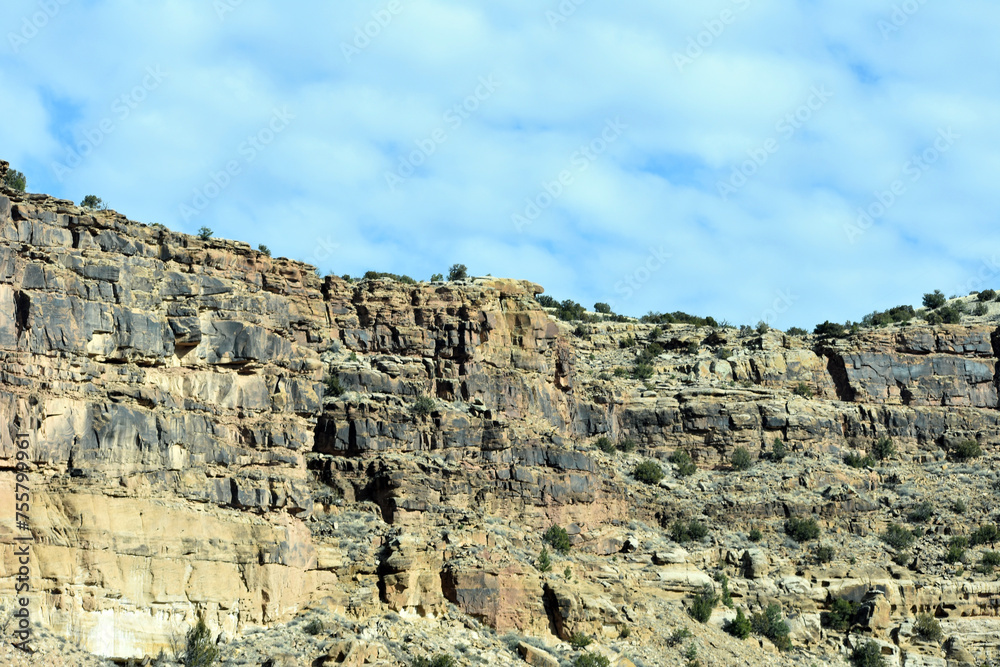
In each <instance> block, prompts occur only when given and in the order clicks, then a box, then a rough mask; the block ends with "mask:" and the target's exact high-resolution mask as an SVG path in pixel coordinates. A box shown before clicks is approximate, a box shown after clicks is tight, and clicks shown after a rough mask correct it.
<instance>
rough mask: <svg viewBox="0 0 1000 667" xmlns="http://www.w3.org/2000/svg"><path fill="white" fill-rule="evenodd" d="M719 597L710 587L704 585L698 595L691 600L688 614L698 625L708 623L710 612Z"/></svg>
mask: <svg viewBox="0 0 1000 667" xmlns="http://www.w3.org/2000/svg"><path fill="white" fill-rule="evenodd" d="M718 601H719V596H718V595H716V594H715V591H714V590H712V587H711V586H709V585H708V584H705V586H704V588H702V589H701V592H700V593H697V594H696V595H695V596H694V597H693V598H691V606H690V607H688V614H690V615H691V618H693V619H694V620H696V621H698V622H699V623H708V619H710V618H711V617H712V610H713V609H715V605H716V603H718Z"/></svg>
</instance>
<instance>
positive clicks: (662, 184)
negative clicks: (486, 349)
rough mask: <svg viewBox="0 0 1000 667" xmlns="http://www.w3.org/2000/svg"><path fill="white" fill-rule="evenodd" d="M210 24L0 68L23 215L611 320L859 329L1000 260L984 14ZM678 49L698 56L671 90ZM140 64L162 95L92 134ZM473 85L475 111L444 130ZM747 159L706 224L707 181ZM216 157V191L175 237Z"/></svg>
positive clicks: (682, 7) (604, 11)
mask: <svg viewBox="0 0 1000 667" xmlns="http://www.w3.org/2000/svg"><path fill="white" fill-rule="evenodd" d="M230 4H232V5H233V10H232V11H231V12H226V13H225V14H224V15H223V16H222V17H221V18H220V16H219V15H218V14H217V13H216V10H215V9H214V7H213V4H212V3H206V2H195V1H194V0H174V1H173V2H169V3H163V4H160V5H152V6H151V5H147V4H140V3H136V2H133V1H130V0H107V1H103V2H102V1H100V0H97V1H94V2H87V1H85V0H69V1H68V2H66V4H64V5H62V9H60V11H59V13H58V14H57V15H55V16H53V17H51V18H50V19H49V20H48V21H47V22H46V25H45V27H44V28H42V29H40V30H38V34H37V35H36V36H34V37H32V38H31V39H30V40H28V42H27V43H26V44H24V45H22V48H19V50H18V52H17V53H14V52H13V50H12V49H11V48H9V46H8V49H7V51H5V52H4V51H0V89H2V90H3V91H4V95H3V97H2V98H0V120H2V123H0V153H2V155H3V157H4V158H5V159H9V160H11V161H12V162H14V163H15V166H19V167H20V168H22V169H23V170H24V171H26V172H27V174H28V177H29V187H30V188H31V189H34V190H40V191H48V192H51V193H53V194H55V195H59V196H64V197H69V198H72V199H75V200H79V199H81V198H82V197H83V195H85V194H91V193H93V194H97V195H98V196H101V197H103V198H104V199H106V200H108V201H109V202H110V203H111V204H112V205H113V206H115V207H116V208H117V209H119V210H121V211H123V212H125V213H127V214H128V215H130V216H132V217H134V218H136V219H140V220H146V221H158V222H163V223H165V224H167V225H169V226H172V227H174V228H178V229H183V230H187V231H193V230H194V229H197V227H199V226H201V225H202V224H204V225H207V226H209V227H212V228H213V229H215V230H216V233H217V234H218V235H220V236H226V237H231V238H240V239H244V240H246V241H248V242H251V243H254V244H256V243H266V244H267V245H269V246H270V247H271V248H272V250H273V251H274V252H275V253H277V254H283V255H287V256H292V257H296V258H300V259H303V260H305V261H313V262H315V263H317V264H319V265H320V268H321V269H322V270H333V271H336V272H337V273H351V274H358V273H361V272H363V271H365V270H367V269H378V270H386V271H394V272H399V273H410V274H413V275H414V277H419V278H427V277H429V275H430V274H431V273H435V272H444V271H445V270H446V269H447V267H448V266H449V265H450V264H452V263H455V262H463V263H465V264H467V265H468V266H469V268H470V270H471V271H472V272H473V273H474V274H476V273H487V272H489V273H492V274H494V275H508V276H512V277H523V278H527V279H531V280H535V281H536V282H540V283H541V284H543V285H544V286H545V287H546V289H547V292H548V293H550V294H553V295H555V296H556V297H558V298H573V299H576V300H579V301H580V302H582V303H584V304H585V305H588V306H589V305H591V304H592V303H593V302H595V301H598V300H602V301H612V300H615V299H616V298H617V299H618V300H619V301H620V305H619V307H620V308H621V309H622V310H625V311H626V312H629V313H632V314H642V313H644V312H646V311H648V310H660V311H672V310H677V309H683V310H688V311H691V312H695V313H698V314H713V315H715V316H716V317H717V318H719V319H722V318H727V319H729V320H731V321H733V322H736V323H740V322H755V321H756V318H757V317H758V316H759V315H760V314H761V313H763V312H766V311H767V309H768V308H769V305H770V304H772V303H773V301H774V299H775V298H776V297H775V295H776V293H777V292H779V291H781V290H786V289H787V288H788V287H789V286H794V288H795V290H794V291H795V293H796V294H797V295H798V298H797V299H796V301H795V303H794V304H793V305H792V306H791V307H790V308H789V309H788V311H787V312H786V313H782V314H779V317H778V319H777V320H776V321H775V322H773V323H774V324H776V325H778V326H791V325H799V326H811V325H813V324H815V323H817V322H819V321H822V320H825V319H828V318H829V319H833V320H841V321H842V320H845V319H860V317H861V316H862V315H864V314H865V313H866V312H869V311H870V310H873V309H875V308H885V307H889V306H892V305H896V304H897V303H903V302H910V303H915V302H917V301H919V296H920V294H921V293H922V292H924V291H929V290H932V289H934V288H936V287H941V288H942V289H945V290H946V291H947V289H948V287H947V286H948V285H960V284H964V283H966V282H968V278H967V277H966V276H972V275H974V274H975V272H976V271H978V270H979V268H980V265H981V263H982V261H983V259H984V258H986V257H989V256H991V255H992V254H993V253H992V248H996V247H997V246H998V245H1000V243H998V242H1000V238H998V235H1000V232H996V231H994V228H995V225H991V224H990V223H991V222H992V220H991V218H990V216H991V215H992V211H994V210H995V209H996V203H995V196H994V195H993V192H994V191H995V182H996V179H997V175H998V169H1000V161H998V159H997V158H996V155H997V154H998V150H997V149H998V148H1000V130H998V129H997V127H996V124H995V122H994V119H995V118H996V117H997V111H998V110H1000V109H998V107H1000V103H998V102H1000V99H998V94H997V92H996V91H997V90H1000V88H998V86H997V85H996V84H997V83H998V81H997V79H998V78H1000V75H998V72H1000V67H998V64H1000V63H998V62H997V61H998V60H1000V54H998V53H997V52H996V50H995V49H993V48H991V47H990V45H991V44H992V41H991V40H992V36H991V35H990V33H989V29H990V26H993V25H996V19H998V18H1000V8H997V7H996V6H994V5H992V4H990V3H987V2H985V1H984V0H975V1H972V2H968V3H961V4H960V5H954V4H952V5H945V4H943V3H935V2H926V3H922V4H921V5H920V9H919V11H917V12H915V13H912V15H907V16H906V20H905V22H904V23H902V24H901V25H899V26H898V30H891V31H889V30H887V29H886V28H885V24H880V23H879V22H880V21H887V20H888V21H892V14H893V11H894V10H893V4H892V3H885V4H882V3H876V4H875V5H872V4H871V3H869V2H861V1H860V0H845V2H841V3H837V5H835V6H827V5H824V4H822V3H805V2H800V3H790V2H778V1H777V0H717V1H714V2H709V3H701V4H696V3H679V2H671V3H652V2H638V3H632V4H630V5H626V6H618V5H616V6H611V5H607V4H606V3H596V2H583V3H581V4H579V6H577V8H576V10H575V11H574V12H573V13H572V14H571V15H569V16H567V17H566V20H565V21H560V22H558V23H556V24H555V25H554V26H553V25H550V17H547V15H546V12H547V11H558V10H557V8H558V6H559V3H557V2H544V3H541V4H537V3H533V2H528V1H527V0H524V1H521V2H513V3H505V4H504V5H502V6H489V7H480V6H475V5H469V4H468V3H461V2H458V1H457V0H427V1H425V2H420V3H411V2H407V1H406V0H397V4H393V3H390V2H389V1H388V0H380V1H377V2H371V1H369V2H361V3H357V4H350V5H339V4H331V3H324V2H317V1H315V0H304V1H303V2H299V3H296V4H295V5H294V7H284V6H273V5H263V4H260V3H247V2H243V3H239V4H237V3H230ZM897 4H899V3H897ZM38 7H39V5H38V3H37V2H30V1H24V0H20V1H16V2H10V3H7V4H6V5H5V6H4V7H3V8H2V9H0V19H2V24H3V25H6V26H14V30H15V32H16V31H17V30H18V29H19V28H18V26H21V25H22V21H23V19H24V18H25V17H29V20H30V17H31V16H32V15H33V13H34V12H36V11H37V10H38ZM393 7H395V10H393V9H392V8H393ZM726 10H728V11H730V12H731V14H727V15H724V14H723V12H724V11H726ZM723 18H725V19H726V20H725V21H723V23H724V28H723V29H721V30H720V29H719V25H720V24H719V21H720V20H721V19H723ZM730 18H731V19H732V20H729V19H730ZM896 18H897V19H898V18H899V17H898V16H897V17H896ZM373 22H374V23H373ZM366 29H367V30H368V32H369V35H368V36H366V37H363V38H360V39H359V41H358V42H355V40H356V38H357V31H358V30H360V31H361V32H362V33H364V31H365V30H366ZM706 31H707V32H706ZM706 35H707V36H706ZM689 39H693V40H695V43H697V42H698V41H699V40H700V41H701V42H702V46H701V47H700V48H701V49H702V51H701V52H700V53H699V54H698V55H697V57H695V58H693V59H692V62H690V63H688V64H686V65H685V66H684V67H683V68H681V70H682V71H679V68H678V66H677V60H676V57H675V56H676V55H677V54H679V53H680V54H684V53H685V52H686V50H687V49H688V47H689V41H688V40H689ZM7 41H9V38H8V40H7ZM344 44H347V45H350V46H352V47H353V48H355V49H357V50H356V52H350V53H348V55H347V56H345V53H344ZM359 45H360V46H359ZM695 52H696V51H695ZM148 67H161V68H162V69H163V70H164V71H166V72H167V73H168V76H167V77H166V78H165V79H164V81H163V82H162V84H161V85H158V86H157V87H156V88H155V89H153V90H149V91H147V94H145V95H144V99H143V100H142V101H141V102H139V103H137V104H135V106H134V108H130V113H129V114H128V115H127V117H124V118H123V117H120V114H116V112H115V111H114V106H113V105H114V104H115V101H116V100H120V99H121V96H122V95H129V94H130V92H131V91H133V90H134V89H135V87H136V86H141V85H142V83H143V79H144V77H145V76H146V74H145V73H146V70H147V68H148ZM481 77H485V78H487V79H489V78H490V77H492V78H493V79H494V80H495V81H496V82H497V83H498V85H497V87H496V90H495V91H491V92H490V93H489V94H488V95H480V99H476V100H475V101H474V104H473V106H474V107H475V109H474V110H468V109H466V110H462V109H461V108H459V110H457V111H456V109H455V107H456V105H459V106H460V107H461V105H462V104H463V103H464V102H465V101H466V100H467V99H468V98H469V97H470V96H473V97H474V96H475V95H476V92H477V87H480V86H481V83H480V80H481ZM816 86H825V87H826V88H828V89H829V90H830V91H832V93H833V97H832V98H831V99H830V100H828V101H826V102H824V103H823V104H822V105H820V106H819V108H817V109H813V110H811V111H810V112H809V113H808V114H806V115H807V116H808V117H807V118H806V120H804V121H801V122H799V123H798V125H797V127H796V128H795V132H794V133H792V134H790V135H789V134H788V133H787V132H786V131H785V130H787V126H781V125H780V123H781V122H782V119H784V118H785V117H786V115H787V114H789V113H792V114H793V115H794V114H795V113H796V111H798V110H801V109H802V105H804V104H806V105H808V104H809V100H810V95H811V94H812V93H811V91H812V89H813V88H814V87H816ZM480 92H482V89H480ZM275 109H288V110H289V111H290V113H292V114H294V120H291V121H290V122H289V123H288V125H287V128H284V129H283V130H282V131H281V132H280V133H277V134H276V135H275V136H274V137H273V140H272V141H270V142H269V143H267V145H266V146H262V147H261V148H260V150H259V151H256V153H255V155H254V158H253V160H249V159H248V158H247V156H246V154H245V153H243V152H241V146H242V145H243V144H244V142H246V141H247V140H248V137H252V136H255V135H257V134H258V133H260V132H262V131H263V130H264V129H265V128H267V126H268V123H269V119H270V118H271V117H272V114H273V113H274V110H275ZM449 110H451V111H450V114H451V115H450V116H449V115H446V114H448V113H449ZM456 114H458V115H456ZM616 117H620V118H621V119H622V121H623V122H624V123H626V124H627V125H628V128H627V130H625V131H624V132H623V133H622V135H621V137H620V138H618V139H616V141H615V142H613V143H611V144H610V146H609V147H608V149H607V150H606V151H604V152H603V153H601V154H600V155H599V156H597V157H596V158H595V159H593V160H592V161H590V162H588V168H587V169H586V171H582V170H579V169H578V168H577V167H576V166H574V164H575V163H574V161H573V156H574V153H575V152H576V151H577V150H578V149H579V147H580V146H581V145H585V144H587V143H588V142H590V141H591V140H593V139H594V138H595V137H597V136H599V134H600V132H601V129H602V128H603V127H604V124H605V123H606V122H607V120H608V119H613V118H616ZM456 118H458V119H460V121H461V122H460V123H455V122H454V120H455V119H456ZM105 119H111V120H113V121H114V129H113V131H112V132H110V133H107V134H106V135H105V136H104V137H103V139H102V141H101V144H100V145H99V146H96V147H95V148H94V149H93V150H92V151H90V153H89V155H87V156H86V157H85V159H84V160H83V161H82V162H81V165H80V166H79V167H78V168H76V169H74V170H73V171H72V172H71V173H69V174H68V175H65V176H64V179H63V180H62V181H61V182H60V181H59V180H58V179H57V178H56V175H55V173H54V172H53V170H52V168H51V165H52V163H53V162H55V161H57V160H65V159H66V156H67V151H68V150H70V149H74V144H77V143H79V142H80V141H81V140H85V139H86V137H87V133H88V132H91V133H92V132H93V131H94V128H99V127H100V124H101V122H102V121H103V120H105ZM783 127H784V129H783ZM948 127H952V128H953V130H954V132H956V133H958V134H960V135H961V139H960V140H958V141H957V142H956V143H955V145H954V146H953V147H952V148H950V149H949V150H948V151H947V152H946V153H944V154H943V155H942V156H941V158H940V159H938V160H936V161H935V162H934V163H933V164H932V165H930V167H929V169H927V170H926V171H923V172H921V177H920V179H919V180H917V181H909V182H907V184H906V185H907V187H906V190H905V192H904V194H902V195H900V196H898V197H897V200H896V201H895V202H894V203H893V204H892V206H890V207H888V209H887V210H886V211H885V214H884V215H883V216H881V217H880V218H879V219H878V220H876V221H875V222H874V224H873V225H872V226H870V227H869V228H867V229H865V230H864V233H863V234H862V235H860V236H859V237H858V238H857V239H856V241H855V242H854V243H850V242H849V240H848V237H847V236H846V234H845V232H844V227H845V225H850V224H852V223H854V222H856V219H857V210H858V208H865V207H868V206H869V205H870V204H871V203H872V202H873V201H875V200H876V198H877V193H878V192H880V191H884V190H885V189H886V188H890V187H891V186H892V183H893V181H894V180H897V179H900V178H901V177H903V176H904V173H905V172H904V170H905V168H906V163H907V161H908V160H910V159H911V157H912V156H914V155H915V154H918V153H919V152H921V151H923V150H924V149H925V148H927V147H928V146H930V145H932V144H933V142H934V140H935V137H936V135H937V133H938V131H939V129H942V128H948ZM435 131H438V133H437V134H435ZM442 133H443V134H442ZM435 136H436V137H437V139H433V150H432V151H428V150H426V147H427V146H428V145H429V144H428V143H427V141H428V140H431V139H432V138H433V137H435ZM442 136H443V140H442V139H441V137H442ZM768 140H774V141H775V143H774V144H773V146H776V147H777V148H776V150H772V151H769V153H768V156H767V160H766V161H765V162H764V163H763V164H760V165H757V167H756V168H753V169H752V171H753V172H754V173H753V174H752V175H751V176H749V177H748V178H747V181H746V183H745V184H743V185H741V186H740V187H738V188H737V189H736V191H735V193H733V194H732V195H731V196H729V197H727V200H726V201H723V199H722V198H721V197H720V196H719V194H718V192H717V183H718V182H720V181H726V180H727V179H729V178H730V177H731V176H732V174H733V169H740V168H741V165H743V164H744V163H745V162H746V160H747V159H749V158H751V157H752V155H754V154H758V155H759V151H760V150H761V149H762V147H766V146H768V145H770V144H768V143H767V142H768ZM422 146H423V147H424V148H421V147H422ZM773 146H772V147H773ZM74 150H75V149H74ZM415 150H416V151H423V155H418V156H417V158H418V160H419V161H420V163H421V164H419V165H418V166H417V167H416V169H415V170H414V173H413V174H412V175H411V176H408V177H406V178H405V179H403V180H402V182H401V183H399V184H398V187H396V189H395V191H392V190H390V188H389V187H388V185H387V184H386V173H387V172H396V173H399V170H400V165H401V162H400V161H401V160H403V161H404V162H406V161H409V160H410V157H411V155H412V154H413V151H415ZM755 152H756V153H755ZM230 161H236V162H237V163H238V166H239V167H240V169H239V174H238V175H236V176H233V177H232V178H231V179H230V181H231V182H230V183H229V184H228V185H227V186H226V187H224V188H220V191H219V193H218V196H216V197H214V198H212V199H211V201H210V202H209V204H208V205H207V206H206V207H205V208H204V210H203V211H202V212H201V213H200V214H199V215H197V216H195V217H192V218H190V219H188V220H185V219H184V218H183V216H182V214H181V210H182V209H181V206H182V204H185V203H186V202H190V201H191V200H192V198H193V197H194V196H195V193H196V191H204V189H205V187H206V184H208V183H211V182H212V180H213V176H214V175H217V174H218V173H219V170H224V169H225V167H226V165H227V163H228V162H230ZM564 170H568V171H570V172H571V174H572V182H571V183H570V184H569V185H567V186H565V188H564V189H563V191H562V192H561V193H560V194H559V196H557V197H555V198H554V199H553V200H552V201H551V203H549V204H548V205H547V206H546V207H544V210H542V211H541V212H540V214H539V215H538V217H537V218H536V219H535V220H534V221H533V222H532V224H530V225H528V226H527V227H525V228H524V229H523V230H522V231H521V232H518V230H517V228H516V227H515V225H514V224H513V223H512V221H511V215H512V214H515V213H519V212H522V211H523V210H524V209H525V207H526V205H527V202H526V200H533V199H537V197H538V195H539V194H540V193H542V192H544V184H545V183H551V182H552V181H553V179H558V176H559V174H560V172H561V171H564ZM543 201H544V197H543ZM290 232H291V233H290ZM659 244H664V245H665V246H667V249H668V250H669V252H670V253H671V258H670V260H669V261H668V262H665V263H663V265H662V266H661V267H659V268H658V269H657V270H656V271H655V272H652V273H651V274H650V276H649V277H648V280H646V281H644V282H643V284H642V285H641V288H640V289H637V290H634V291H633V294H632V295H631V296H630V297H629V298H627V299H625V298H624V295H623V294H622V292H621V290H616V285H617V286H619V287H620V283H622V281H623V278H624V277H627V276H629V275H632V276H634V275H635V273H636V271H637V270H638V269H639V268H641V267H643V266H645V265H646V264H645V263H646V261H647V259H648V257H649V256H650V252H651V248H653V250H654V251H655V249H656V248H657V247H658V246H659ZM333 245H335V246H336V247H335V248H331V249H330V250H329V252H326V251H324V250H322V249H321V250H320V251H319V252H318V253H317V248H318V247H323V248H325V247H326V246H333Z"/></svg>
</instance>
